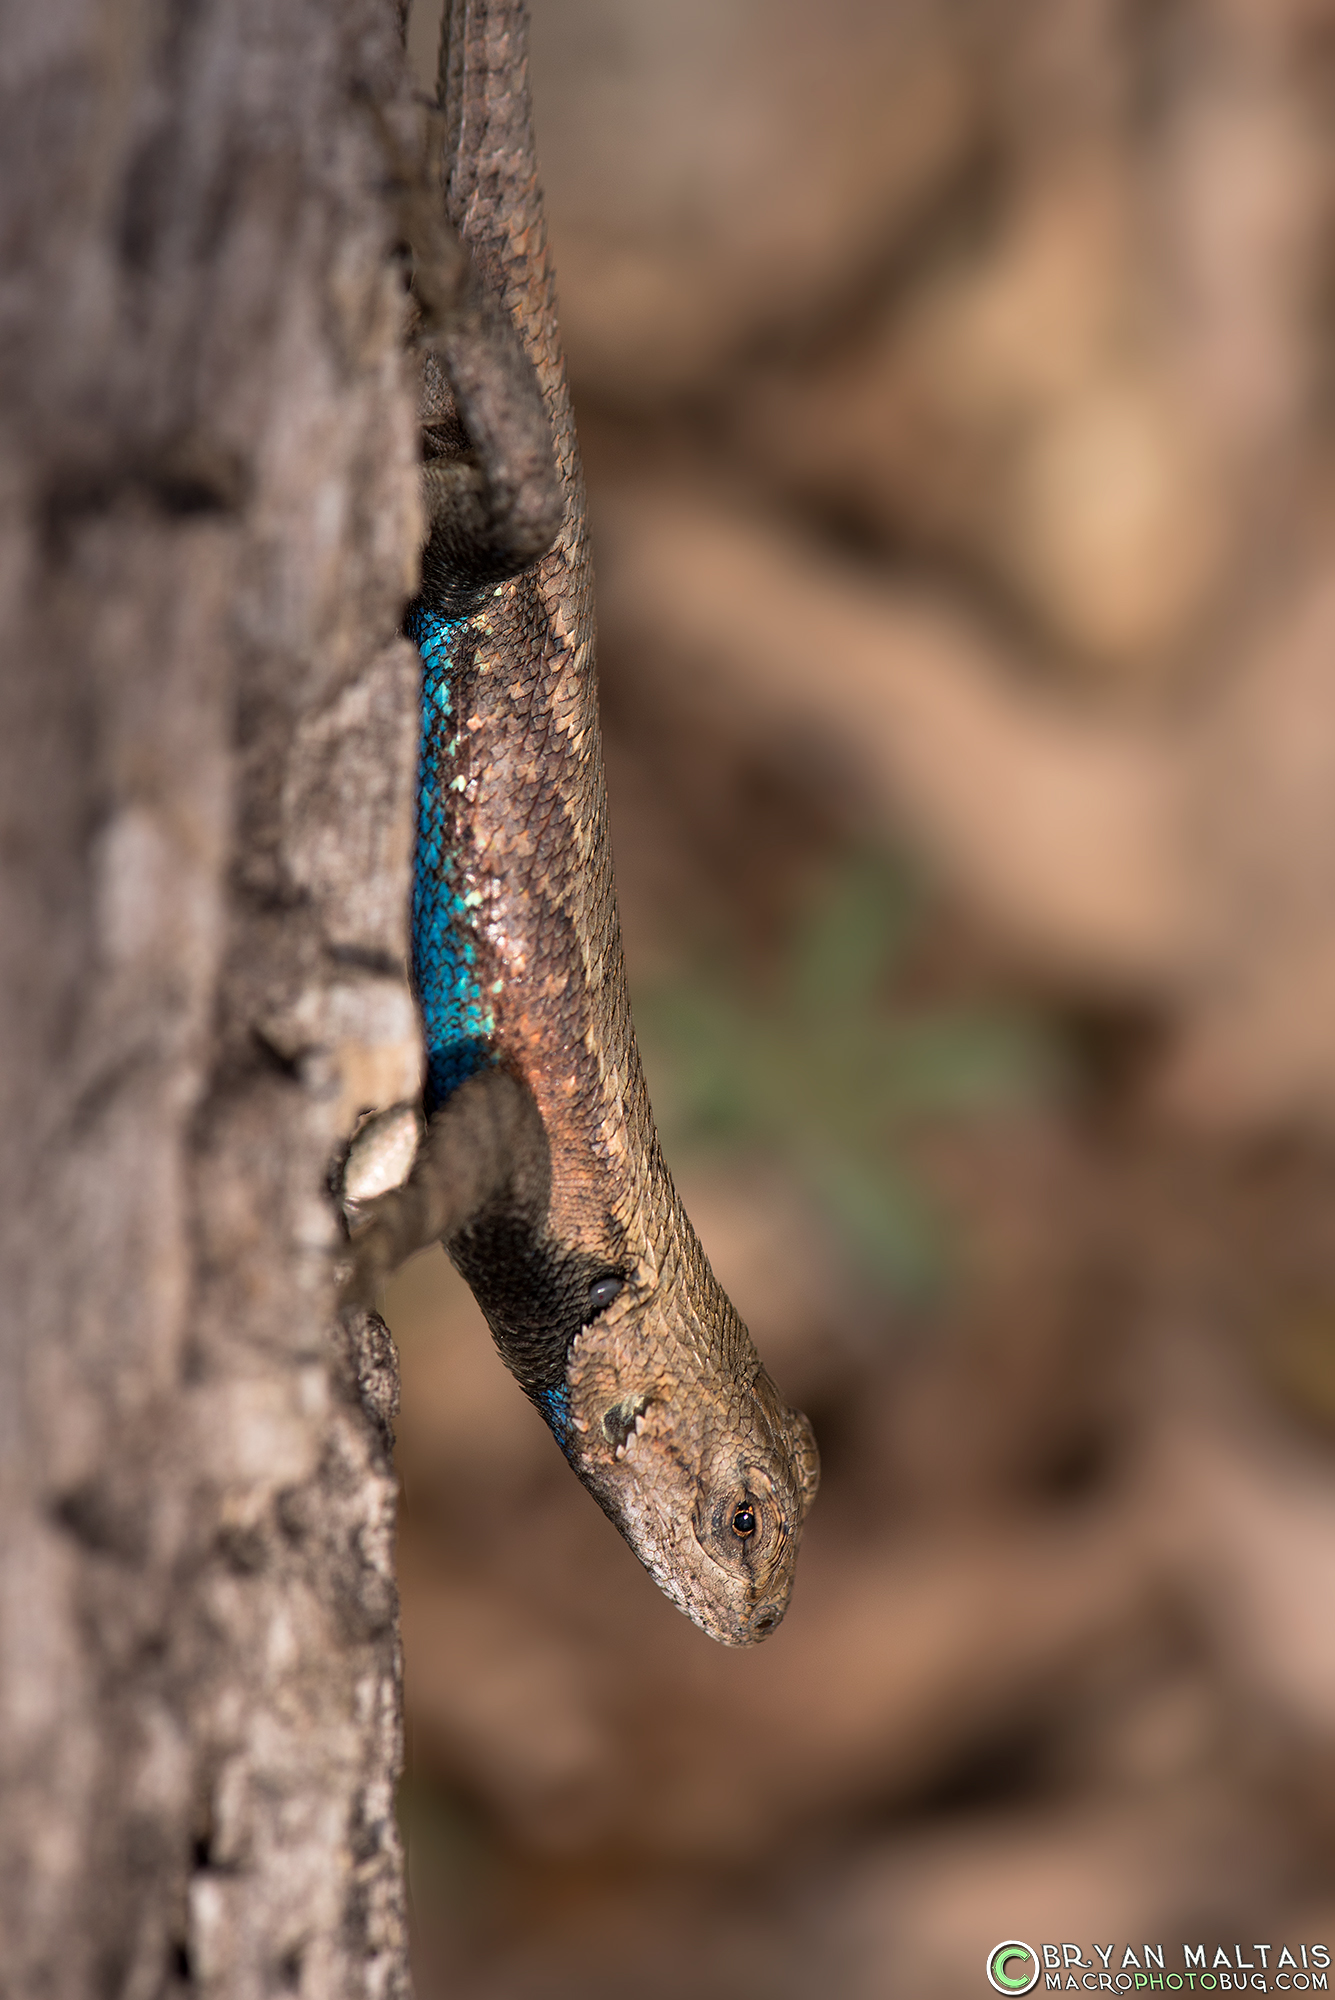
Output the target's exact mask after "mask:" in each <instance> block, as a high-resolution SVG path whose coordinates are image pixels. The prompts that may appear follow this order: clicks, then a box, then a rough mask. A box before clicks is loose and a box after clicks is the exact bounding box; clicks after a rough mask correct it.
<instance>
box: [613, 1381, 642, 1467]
mask: <svg viewBox="0 0 1335 2000" xmlns="http://www.w3.org/2000/svg"><path fill="white" fill-rule="evenodd" d="M648 1407H649V1398H648V1397H647V1396H626V1397H624V1398H623V1400H622V1401H621V1402H619V1403H613V1405H612V1407H611V1409H610V1410H604V1412H603V1436H604V1437H605V1438H606V1439H607V1442H608V1443H609V1444H610V1445H611V1446H612V1448H613V1450H614V1451H615V1452H616V1455H617V1457H618V1458H620V1456H621V1454H622V1452H623V1451H624V1450H625V1448H626V1440H627V1439H628V1438H629V1437H631V1436H635V1437H638V1436H639V1432H640V1418H641V1417H642V1416H643V1415H644V1413H645V1411H646V1410H647V1409H648Z"/></svg>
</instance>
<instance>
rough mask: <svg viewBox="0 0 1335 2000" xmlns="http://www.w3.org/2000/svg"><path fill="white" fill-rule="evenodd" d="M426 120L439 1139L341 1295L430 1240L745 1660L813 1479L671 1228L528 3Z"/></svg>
mask: <svg viewBox="0 0 1335 2000" xmlns="http://www.w3.org/2000/svg"><path fill="white" fill-rule="evenodd" d="M442 113H443V118H442V117H441V114H442ZM437 118H438V119H440V120H441V122H442V124H443V130H444V144H443V158H442V163H441V173H440V179H439V183H438V185H437V186H435V187H432V186H431V185H430V184H429V182H428V183H425V184H423V183H421V182H420V181H419V184H418V186H417V187H416V188H413V187H411V186H405V185H403V184H402V177H401V188H400V192H401V194H402V196H403V199H404V201H405V210H404V214H405V221H404V230H403V233H404V235H405V237H406V238H407V247H408V251H409V254H410V256H411V259H412V267H413V277H412V281H411V290H412V293H413V297H414V301H415V310H416V314H417V326H416V342H417V345H418V347H419V350H420V351H421V353H422V356H423V360H422V403H421V413H422V421H423V451H424V464H423V487H424V496H425V508H426V515H427V524H428V533H427V540H426V544H425V548H424V551H423V555H422V566H421V586H420V592H419V595H418V596H417V598H416V599H415V600H414V601H413V603H412V604H411V606H410V608H409V612H408V615H407V618H406V621H405V630H406V632H407V633H408V635H409V636H410V637H411V638H412V639H413V640H414V641H415V642H416V644H417V647H418V649H419V651H420V653H421V657H422V665H423V680H422V725H421V753H420V765H419V793H418V801H419V803H418V826H417V841H416V855H415V862H414V879H413V906H412V937H413V975H414V983H415V986H416V991H417V996H418V1000H419V1005H420V1009H421V1015H422V1021H423V1026H424V1033H425V1044H426V1085H425V1092H424V1110H425V1112H426V1114H427V1119H428V1123H427V1128H426V1135H425V1138H424V1140H423V1142H422V1145H421V1147H420V1149H419V1152H418V1155H417V1159H416V1163H415V1164H414V1166H413V1169H412V1172H411V1174H410V1175H409V1177H408V1180H407V1181H406V1183H405V1184H404V1186H403V1187H402V1188H400V1189H399V1190H397V1191H394V1192H392V1193H388V1194H385V1195H382V1196H381V1197H380V1198H379V1199H378V1200H374V1201H370V1202H368V1203H366V1204H364V1205H363V1211H362V1212H363V1214H364V1216H365V1217H366V1218H367V1219H364V1220H363V1221H362V1223H361V1225H360V1227H359V1228H357V1229H356V1230H355V1231H354V1236H353V1243H354V1252H355V1255H356V1259H357V1269H358V1273H359V1277H358V1282H359V1283H360V1285H361V1287H362V1295H363V1296H369V1295H370V1294H371V1293H372V1292H373V1290H374V1287H375V1285H376V1283H377V1282H378V1281H379V1279H380V1278H382V1277H383V1276H384V1275H385V1274H386V1273H387V1272H388V1270H389V1269H391V1268H392V1267H393V1265H394V1264H395V1263H396V1262H398V1261H400V1260H401V1259H402V1257H403V1256H404V1255H406V1254H408V1252H409V1251H411V1250H412V1249H414V1248H417V1247H419V1245H420V1244H421V1243H423V1242H426V1241H429V1240H431V1239H432V1238H433V1237H436V1236H439V1237H441V1238H442V1239H443V1240H444V1241H445V1245H446V1248H447V1250H448V1252H449V1255H450V1257H451V1259H452V1261H453V1262H454V1263H455V1265H456V1266H457V1267H458V1269H459V1270H460V1271H461V1272H462V1273H463V1276H464V1277H465V1279H466V1280H467V1281H468V1283H469V1285H470V1286H471V1288H472V1290H473V1293H474V1295H475V1297H476V1299H477V1301H478V1303H479V1305H480V1306H481V1308H482V1311H483V1313H484V1315H485V1317H486V1319H487V1321H488V1324H489V1326H490V1328H491V1332H492V1335H493V1337H494V1339H495V1341H496V1343H497V1346H498V1347H499V1349H500V1352H501V1355H502V1358H503V1359H504V1361H505V1362H506V1364H507V1366H508V1367H509V1368H510V1370H511V1371H512V1373H513V1374H514V1375H515V1376H516V1377H517V1379H518V1381H519V1383H520V1385H521V1386H522V1388H523V1389H524V1390H525V1391H526V1393H527V1394H528V1396H529V1397H530V1398H531V1400H532V1401H533V1402H534V1403H535V1404H536V1405H537V1407H538V1409H539V1410H540V1411H541V1412H542V1415H543V1416H544V1418H545V1419H546V1421H547V1423H548V1425H549V1426H550V1428H551V1430H552V1431H553V1433H554V1434H555V1437H556V1439H557V1442H558V1443H559V1444H560V1446H561V1448H562V1450H563V1451H564V1453H565V1455H566V1457H567V1459H568V1461H569V1463H570V1465H571V1466H572V1467H573V1469H574V1471H575V1472H576V1474H577V1475H578V1477H579V1478H580V1479H581V1480H582V1481H583V1483H584V1485H585V1486H586V1487H587V1488H588V1489H589V1491H590V1492H591V1493H592V1494H593V1496H594V1498H595V1499H596V1500H597V1502H598V1503H599V1505H600V1506H601V1507H602V1508H603V1510H604V1511H605V1512H606V1513H607V1514H608V1515H609V1516H610V1518H611V1520H612V1521H613V1522H614V1523H615V1525H616V1526H617V1527H618V1528H619V1529H620V1531H621V1533H622V1534H623V1535H624V1536H625V1538H626V1540H627V1541H628V1542H629V1544H630V1546H631V1548H632V1549H633V1550H634V1552H635V1554H636V1555H637V1556H638V1557H639V1559H640V1561H641V1562H642V1563H643V1564H644V1565H645V1567H646V1568H647V1569H648V1571H649V1572H650V1574H651V1576H652V1577H653V1578H654V1580H655V1581H656V1582H657V1583H658V1585H659V1586H660V1588H661V1589H662V1590H663V1591H664V1592H665V1593H666V1595H667V1596H668V1597H669V1598H670V1599H671V1600H672V1601H673V1602H674V1603H675V1604H676V1605H677V1606H678V1607H679V1608H680V1609H681V1610H683V1611H684V1612H685V1613H686V1614H687V1615H688V1616H689V1617H690V1618H691V1619H692V1620H693V1621H694V1622H695V1624H696V1625H697V1626H699V1627H700V1628H701V1629H702V1630H703V1631H704V1632H706V1633H708V1634H709V1635H710V1637H712V1638H714V1639H716V1640H719V1641H721V1642H722V1643H723V1644H725V1645H731V1646H742V1645H750V1644H754V1643H755V1642H757V1641H759V1640H762V1639H764V1638H766V1637H767V1636H768V1635H769V1634H770V1633H771V1632H772V1631H773V1630H774V1628H775V1627H776V1626H777V1625H778V1623H779V1621H780V1619H781V1618H782V1617H783V1614H784V1611H785V1610H786V1608H787V1604H788V1600H789V1594H790V1591H791V1587H792V1579H793V1569H794V1564H795V1561H796V1556H797V1548H798V1541H799V1537H800V1532H801V1527H802V1523H803V1519H804V1516H805V1514H806V1512H807V1509H808V1508H809V1506H810V1503H811V1501H812V1499H813V1497H814V1495H815V1492H816V1487H817V1483H818V1480H819V1459H818V1455H817V1450H816V1444H815V1439H814V1436H813V1433H812V1430H811V1426H810V1424H809V1422H808V1421H807V1419H806V1418H805V1417H804V1416H802V1415H800V1414H798V1413H797V1412H795V1411H793V1410H790V1409H789V1408H788V1407H787V1406H786V1404H785V1403H784V1402H783V1400H782V1398H781V1397H780V1395H779V1393H778V1391H777V1390H776V1388H775V1387H774V1385H773V1383H772V1382H771V1380H770V1378H769V1376H768V1375H767V1373H766V1372H765V1369H764V1367H763V1366H762V1364H761V1361H760V1357H759V1355H758V1353H757V1351H756V1349H755V1347H754V1346H753V1344H752V1342H751V1338H750V1336H749V1334H748V1332H747V1329H746V1327H745V1326H744V1325H743V1323H742V1321H741V1319H740V1318H739V1316H738V1314H737V1312H736V1310H735V1309H734V1307H733V1305H732V1303H731V1301H730V1300H729V1298H728V1297H727V1295H726V1294H725V1293H724V1291H723V1289H722V1287H721V1286H720V1284H719V1283H718V1281H717V1279H716V1278H715V1276H714V1273H713V1271H712V1269H711V1267H710V1265H709V1262H708V1259H707V1258H706V1256H705V1254H704V1251H703V1249H702V1248H701V1245H700V1243H699V1240H698V1238H697V1237H696V1234H695V1232H694V1230H693V1229H692V1227H691V1224H690V1222H689V1220H688V1219H687V1216H686V1214H685V1211H684V1209H683V1207H682V1204H681V1201H680V1198H679V1196H678V1194H677V1191H676V1188H675V1186H674V1184H673V1181H672V1178H671V1176H670V1174H669V1172H668V1169H667V1166H666V1164H665V1162H664V1159H663V1155H662V1151H661V1148H660V1145H659V1140H658V1135H657V1132H656V1129H655V1125H654V1120H653V1115H652V1112H651V1109H650V1105H649V1098H648V1094H647V1091H646V1086H645V1080H644V1075H643V1071H642V1069H641V1064H640V1058H639V1053H638V1050H637V1047H636V1041H635V1032H634V1027H633V1024H632V1020H631V1014H630V1004H629V999H628V995H627V987H626V977H625V970H624V966H623V961H622V950H621V935H620V922H619V917H618V913H617V905H616V897H615V890H614V885H613V878H612V864H611V850H610V845H609V838H608V825H607V802H606V793H605V788H604V778H603V764H602V751H601V740H600V735H599V725H598V709H597V687H596V680H595V671H594V656H593V647H594V624H593V599H592V574H591V564H590V554H589V541H588V532H587V524H586V515H585V498H584V485H583V475H582V472H581V468H580V461H579V454H578V450H577V447H576V441H575V433H574V424H573V417H572V412H571V404H570V396H569V391H568V387H567V381H566V372H565V364H564V360H563V357H562V352H561V347H560V341H559V335H558V331H557V322H556V307H555V288H554V275H553V268H552V261H551V257H550V254H549V251H548V247H547V238H546V227H545V220H544V212H543V203H542V195H541V191H540V188H539V184H538V177H537V168H536V156H535V150H534V140H533V126H532V115H531V107H530V101H529V93H528V81H527V16H526V9H525V6H524V5H523V0H446V6H445V13H444V20H443V22H442V39H441V56H440V109H439V111H438V112H437ZM442 195H443V201H442Z"/></svg>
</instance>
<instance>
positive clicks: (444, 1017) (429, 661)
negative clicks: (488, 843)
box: [404, 602, 496, 1114]
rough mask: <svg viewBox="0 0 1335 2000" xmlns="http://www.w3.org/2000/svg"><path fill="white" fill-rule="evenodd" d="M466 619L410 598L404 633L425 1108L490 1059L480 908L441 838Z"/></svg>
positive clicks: (489, 1016)
mask: <svg viewBox="0 0 1335 2000" xmlns="http://www.w3.org/2000/svg"><path fill="white" fill-rule="evenodd" d="M467 625H468V620H467V619H465V618H445V617H442V616H441V614H440V613H439V612H438V611H431V610H429V609H428V608H427V607H426V606H425V605H424V604H422V603H420V602H419V603H417V604H414V605H413V606H412V608H411V610H410V611H409V613H408V616H407V617H406V619H405V620H404V630H405V631H406V632H407V634H408V637H409V638H410V639H412V640H413V641H414V642H415V644H416V646H417V650H418V652H419V653H420V654H421V655H422V735H421V747H420V750H419V754H418V763H417V847H416V853H415V855H414V858H413V915H412V936H413V978H414V981H415V982H416V986H417V997H418V1000H419V1002H420V1003H421V1008H422V1025H423V1029H424V1031H425V1035H426V1090H425V1093H424V1095H425V1099H426V1109H427V1112H428V1114H429V1113H430V1112H432V1111H435V1110H436V1109H437V1108H438V1107H439V1106H440V1105H442V1104H443V1103H444V1102H445V1100H446V1098H447V1097H449V1096H451V1095H452V1094H453V1092H454V1091H456V1090H457V1089H458V1088H459V1085H460V1084H461V1083H463V1082H465V1081H466V1080H467V1078H468V1077H470V1076H473V1075H475V1074H476V1072H477V1071H478V1070H480V1069H485V1068H486V1066H487V1065H488V1064H489V1063H491V1062H493V1061H494V1060H495V1051H494V1049H493V1047H492V1042H491V1037H492V1034H493V1031H494V1029H495V1025H496V1022H495V1015H494V1013H493V1011H492V1007H491V1004H490V1000H489V997H488V996H487V995H486V994H484V993H483V991H482V986H481V978H480V973H479V969H478V963H477V912H476V910H475V909H470V908H469V906H468V904H467V902H466V901H465V891H464V888H463V884H462V883H461V882H460V880H459V875H458V862H457V856H456V855H455V854H453V853H452V852H451V850H450V848H449V846H448V844H447V842H448V826H447V815H446V810H445V802H446V799H447V797H448V794H449V787H450V781H451V778H452V777H453V775H454V765H455V740H456V739H455V731H456V729H457V726H458V725H457V721H456V718H455V713H454V684H453V676H454V660H453V657H452V656H453V649H454V646H455V644H456V642H457V640H458V637H459V635H460V633H461V632H463V631H464V630H465V629H466V628H467Z"/></svg>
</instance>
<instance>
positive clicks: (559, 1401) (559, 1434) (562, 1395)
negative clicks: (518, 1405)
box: [537, 1382, 570, 1458]
mask: <svg viewBox="0 0 1335 2000" xmlns="http://www.w3.org/2000/svg"><path fill="white" fill-rule="evenodd" d="M537 1404H538V1408H539V1409H540V1410H541V1411H542V1414H543V1416H544V1417H546V1419H547V1422H548V1423H549V1424H550V1425H551V1428H552V1433H553V1435H554V1437H555V1438H556V1442H557V1443H558V1444H559V1445H560V1447H561V1449H562V1451H563V1452H564V1453H565V1455H566V1457H567V1458H569V1457H570V1447H569V1445H568V1443H567V1439H568V1438H569V1435H570V1385H569V1383H568V1382H560V1383H558V1384H557V1386H556V1387H555V1388H554V1389H540V1390H539V1392H538V1396H537Z"/></svg>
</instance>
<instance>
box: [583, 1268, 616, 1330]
mask: <svg viewBox="0 0 1335 2000" xmlns="http://www.w3.org/2000/svg"><path fill="white" fill-rule="evenodd" d="M622 1282H623V1281H622V1280H621V1279H620V1278H618V1277H616V1276H615V1275H613V1274H612V1273H611V1272H609V1273H608V1275H607V1277H605V1278H595V1279H594V1281H593V1283H592V1284H591V1285H590V1286H589V1318H590V1319H593V1318H594V1317H596V1315H597V1314H598V1313H600V1312H602V1311H604V1310H605V1308H606V1307H608V1306H610V1305H611V1303H612V1301H613V1299H614V1298H615V1297H616V1295H617V1293H618V1292H619V1291H620V1290H621V1287H622Z"/></svg>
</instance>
